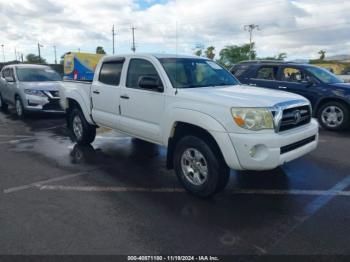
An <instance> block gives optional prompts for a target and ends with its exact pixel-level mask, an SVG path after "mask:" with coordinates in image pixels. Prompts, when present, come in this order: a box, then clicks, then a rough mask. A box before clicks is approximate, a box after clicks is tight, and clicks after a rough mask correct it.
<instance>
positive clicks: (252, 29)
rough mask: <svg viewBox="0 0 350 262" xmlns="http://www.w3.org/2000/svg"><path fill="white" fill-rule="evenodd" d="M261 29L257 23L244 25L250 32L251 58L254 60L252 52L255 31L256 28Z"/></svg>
mask: <svg viewBox="0 0 350 262" xmlns="http://www.w3.org/2000/svg"><path fill="white" fill-rule="evenodd" d="M255 29H256V30H259V31H260V27H259V25H255V24H250V25H245V26H244V30H245V31H248V32H249V60H252V53H253V50H252V49H253V46H252V45H253V41H252V40H253V31H254V30H255Z"/></svg>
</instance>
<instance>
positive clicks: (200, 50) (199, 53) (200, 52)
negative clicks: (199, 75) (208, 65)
mask: <svg viewBox="0 0 350 262" xmlns="http://www.w3.org/2000/svg"><path fill="white" fill-rule="evenodd" d="M194 54H195V55H196V56H201V55H202V49H198V50H197V51H196V52H194Z"/></svg>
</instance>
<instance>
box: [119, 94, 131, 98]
mask: <svg viewBox="0 0 350 262" xmlns="http://www.w3.org/2000/svg"><path fill="white" fill-rule="evenodd" d="M120 98H122V99H130V97H129V96H128V95H121V96H120Z"/></svg>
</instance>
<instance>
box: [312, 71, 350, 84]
mask: <svg viewBox="0 0 350 262" xmlns="http://www.w3.org/2000/svg"><path fill="white" fill-rule="evenodd" d="M306 70H307V71H309V72H310V73H311V74H313V75H314V76H316V77H317V78H318V79H319V80H321V81H322V82H324V83H326V84H336V83H343V82H344V81H342V80H341V79H339V78H338V77H336V76H335V75H334V74H332V73H331V72H329V71H328V70H326V69H324V68H319V67H308V68H307V69H306Z"/></svg>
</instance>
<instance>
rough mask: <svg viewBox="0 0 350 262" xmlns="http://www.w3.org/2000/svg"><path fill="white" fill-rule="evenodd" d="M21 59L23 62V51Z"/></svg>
mask: <svg viewBox="0 0 350 262" xmlns="http://www.w3.org/2000/svg"><path fill="white" fill-rule="evenodd" d="M21 60H22V63H23V62H24V59H23V53H22V54H21Z"/></svg>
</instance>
